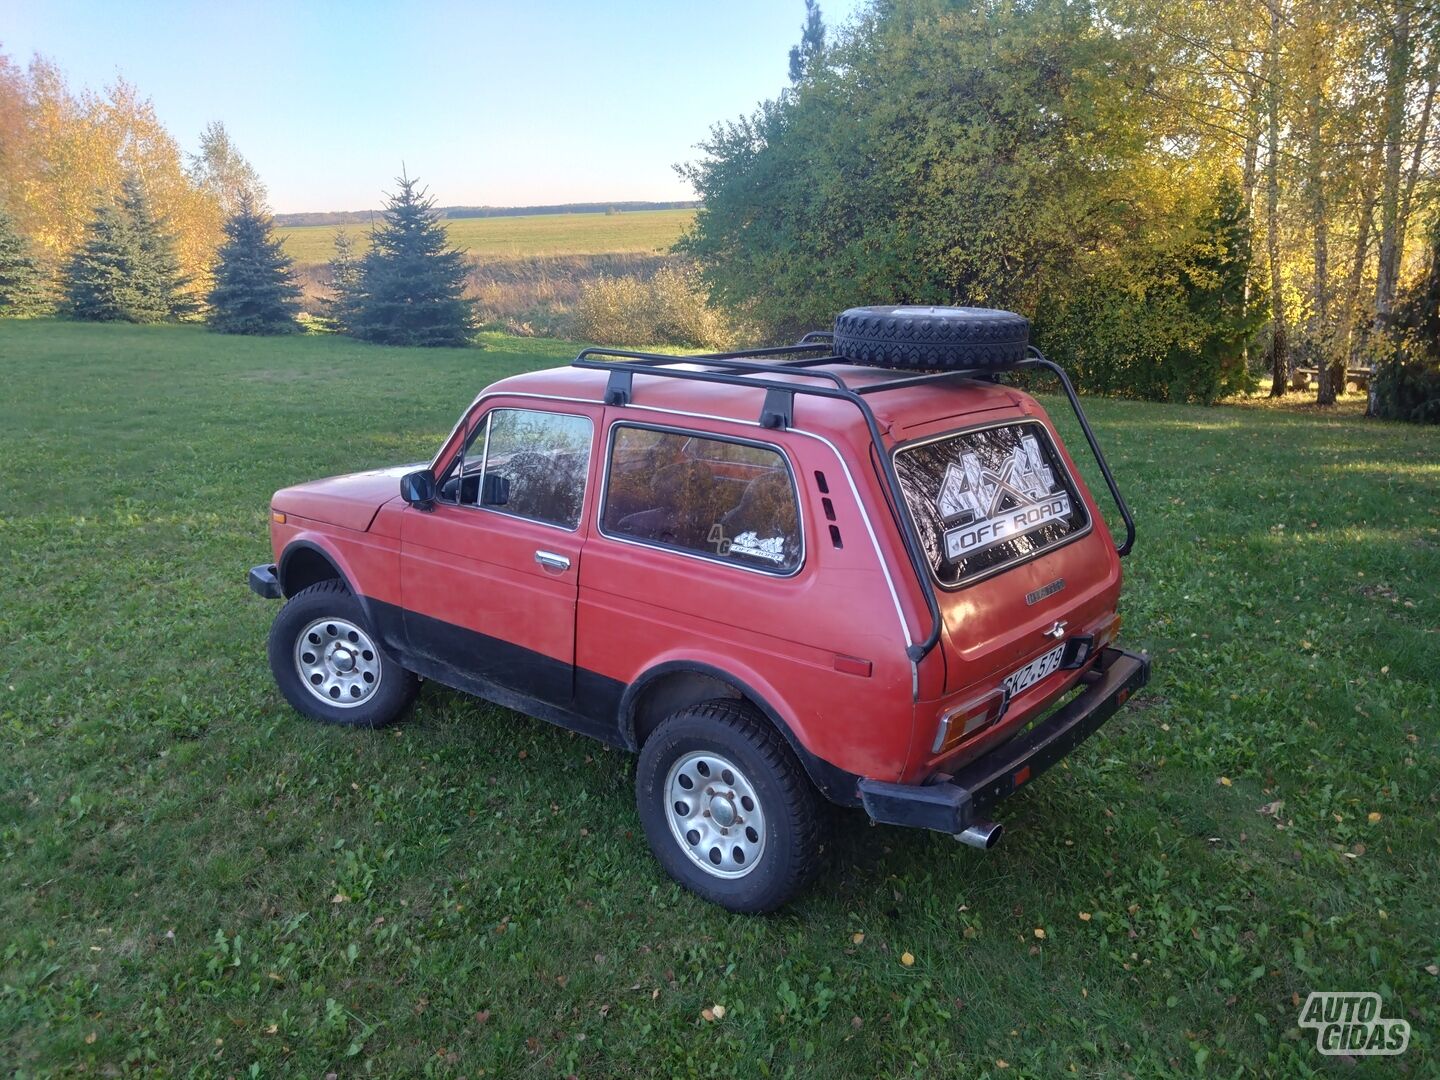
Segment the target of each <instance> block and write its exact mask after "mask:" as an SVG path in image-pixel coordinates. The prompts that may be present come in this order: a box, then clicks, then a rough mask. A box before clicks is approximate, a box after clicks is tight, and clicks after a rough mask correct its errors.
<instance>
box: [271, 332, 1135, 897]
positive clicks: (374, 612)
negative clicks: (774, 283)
mask: <svg viewBox="0 0 1440 1080" xmlns="http://www.w3.org/2000/svg"><path fill="white" fill-rule="evenodd" d="M1028 331H1029V327H1028V324H1027V323H1026V321H1025V320H1024V319H1022V318H1020V317H1019V316H1016V315H1012V314H1010V313H1008V312H998V311H991V310H986V309H975V308H915V307H900V308H858V309H853V310H851V311H847V312H846V313H845V314H844V315H842V316H841V317H840V318H839V319H838V320H837V322H836V328H835V332H834V333H833V334H812V335H809V336H807V337H806V338H805V339H803V340H802V341H801V343H800V344H798V345H794V346H788V347H782V348H773V349H760V350H753V351H749V352H737V353H728V354H724V355H704V356H689V357H677V356H667V355H654V354H647V353H636V352H621V351H618V350H611V349H586V350H585V351H584V352H582V353H581V354H580V356H579V357H578V358H577V359H576V360H575V361H574V362H573V363H572V364H571V365H570V366H568V367H562V368H556V369H553V370H548V371H539V372H533V373H529V374H524V375H518V376H515V377H513V378H508V379H504V380H501V381H500V382H498V383H495V384H494V385H493V386H490V387H488V388H487V389H486V390H484V391H483V392H482V393H481V394H480V396H479V397H477V398H476V399H475V401H474V402H473V403H472V404H471V405H470V407H469V408H468V409H466V410H465V413H464V415H463V416H462V417H461V418H460V422H459V423H458V424H457V425H456V426H455V430H454V431H453V432H452V433H451V434H450V437H449V438H447V439H446V440H445V442H444V444H443V445H442V446H441V447H440V449H439V450H438V451H437V453H436V454H435V457H434V459H433V460H432V461H431V462H430V463H429V464H428V465H418V466H417V465H412V466H407V467H405V468H398V469H388V470H380V471H375V472H366V473H357V474H355V475H352V476H342V477H336V478H333V479H329V480H320V481H316V482H314V483H308V484H301V485H299V486H296V487H291V488H286V489H285V490H283V491H279V492H277V493H276V494H275V496H274V499H273V500H272V502H271V539H272V543H273V547H274V552H275V559H276V561H275V563H273V564H270V565H266V566H258V567H255V568H254V569H252V570H251V571H250V585H251V587H252V588H253V589H254V590H255V591H256V592H258V593H259V594H261V595H262V596H266V597H272V598H279V597H285V598H287V599H286V603H285V605H284V607H282V608H281V610H280V612H279V614H278V615H277V616H276V619H275V624H274V627H273V629H272V631H271V634H270V642H269V655H270V666H271V669H272V671H273V672H274V676H275V680H276V682H277V683H278V684H279V687H280V690H281V691H282V692H283V693H284V695H285V697H286V698H287V699H288V700H289V701H290V703H291V704H292V705H293V706H294V707H295V708H296V709H298V710H299V711H300V712H302V713H305V714H306V715H308V716H311V717H314V718H315V719H318V720H323V721H327V722H330V723H336V724H348V725H351V726H356V727H375V726H378V725H381V724H385V723H388V722H390V721H392V720H394V719H395V718H396V717H398V716H399V715H400V714H401V713H402V712H403V711H404V710H405V708H406V707H407V706H408V705H409V704H410V702H411V701H412V699H413V698H414V696H415V693H416V691H417V689H418V687H419V683H420V681H421V679H432V680H434V681H435V682H439V683H443V684H444V685H446V686H449V687H454V688H455V689H458V690H463V691H466V692H469V693H472V694H476V695H479V696H480V697H483V698H486V699H488V700H490V701H493V702H496V703H498V704H500V705H503V706H506V707H508V708H511V709H515V710H517V711H519V712H522V713H527V714H529V715H531V716H536V717H539V718H541V719H543V720H549V721H551V722H552V723H556V724H560V725H562V726H564V727H567V728H572V729H574V730H576V731H580V732H583V733H585V734H587V735H593V736H594V737H596V738H598V739H603V740H604V741H606V742H608V743H612V744H614V745H616V746H621V747H625V748H627V749H630V750H633V751H638V753H639V761H638V766H637V769H636V800H637V806H638V810H639V816H640V820H641V822H642V824H643V825H644V828H645V833H646V837H647V838H648V840H649V842H650V846H651V848H652V849H653V851H654V853H655V855H656V857H657V858H658V859H659V860H660V862H661V864H662V865H663V866H664V867H665V869H666V870H667V871H668V872H669V873H670V874H671V875H672V876H673V877H674V878H676V880H678V881H679V882H681V883H682V884H684V885H686V886H687V887H689V888H690V889H693V890H694V891H695V892H697V893H699V894H700V895H701V896H704V897H706V898H707V899H710V900H713V901H715V902H716V903H719V904H721V905H723V906H725V907H727V908H729V909H731V910H734V911H764V910H769V909H773V908H775V907H777V906H779V905H780V904H782V903H784V902H785V901H786V900H787V899H788V898H790V897H791V896H792V895H794V893H795V892H796V890H797V889H798V888H800V887H801V886H802V885H803V884H804V882H805V881H806V879H807V878H808V876H809V875H810V874H811V872H812V871H813V869H814V868H815V867H816V865H817V863H818V855H819V852H820V847H821V822H822V813H821V811H822V806H821V803H820V800H821V799H822V798H824V799H828V800H830V801H831V802H834V803H838V804H840V805H843V806H856V807H863V808H864V809H865V811H866V812H867V813H868V814H869V815H870V817H871V818H872V819H874V820H875V821H878V822H884V823H887V824H896V825H908V826H917V827H922V828H928V829H937V830H940V831H942V832H946V833H950V834H952V835H954V836H956V837H957V838H959V839H960V840H963V841H965V842H966V843H968V844H971V845H973V846H976V847H982V848H988V847H991V846H992V845H993V844H994V843H995V842H996V840H997V839H998V838H999V836H1000V826H999V825H997V824H994V823H993V822H991V821H990V820H989V815H990V812H991V809H992V808H993V807H994V806H995V804H996V803H997V802H998V801H999V800H1000V799H1002V798H1004V797H1005V796H1006V795H1009V794H1010V793H1011V792H1012V791H1014V790H1015V789H1017V788H1019V787H1020V786H1022V785H1023V784H1025V783H1027V782H1029V781H1030V780H1031V779H1033V778H1034V777H1035V776H1037V775H1039V773H1040V772H1041V771H1042V770H1044V769H1045V768H1047V767H1049V766H1050V765H1052V764H1054V763H1055V762H1056V761H1057V760H1059V759H1060V758H1061V757H1062V756H1064V755H1065V754H1066V753H1068V752H1069V751H1070V750H1071V749H1073V748H1074V747H1075V745H1076V744H1077V743H1079V742H1080V741H1081V740H1083V739H1084V738H1085V737H1086V736H1087V735H1089V734H1090V733H1091V732H1092V731H1094V730H1095V729H1096V728H1097V727H1098V726H1099V725H1100V724H1102V723H1103V722H1104V721H1105V720H1106V719H1107V718H1108V717H1109V716H1110V715H1111V714H1113V713H1114V712H1115V710H1116V709H1117V708H1119V706H1120V705H1122V704H1123V703H1124V701H1125V699H1126V698H1127V697H1128V696H1129V695H1130V694H1131V693H1132V692H1133V691H1134V690H1136V689H1137V688H1138V687H1140V686H1143V685H1144V683H1145V681H1146V679H1147V677H1148V673H1149V661H1148V659H1147V658H1146V657H1144V656H1139V655H1134V654H1132V653H1128V652H1124V651H1122V650H1120V649H1119V648H1117V647H1115V645H1114V641H1115V637H1116V633H1117V631H1118V629H1119V627H1120V616H1119V614H1118V612H1117V604H1118V601H1119V597H1120V561H1119V556H1121V555H1124V554H1125V553H1126V552H1127V551H1128V550H1129V548H1130V545H1131V543H1132V542H1133V540H1134V524H1133V521H1132V520H1131V517H1130V514H1129V511H1128V510H1127V509H1126V507H1125V503H1124V500H1123V498H1121V496H1120V493H1119V491H1118V489H1117V488H1116V486H1115V482H1114V479H1113V477H1112V476H1111V474H1110V470H1109V468H1108V466H1107V465H1106V464H1105V460H1104V457H1103V455H1102V454H1101V453H1100V448H1099V446H1098V444H1097V443H1096V442H1095V438H1094V435H1093V433H1092V432H1091V430H1090V427H1089V424H1088V423H1087V422H1086V421H1085V417H1084V413H1083V411H1082V410H1081V408H1080V404H1079V401H1078V400H1077V398H1076V397H1075V393H1074V390H1073V389H1072V388H1071V385H1070V382H1069V380H1068V379H1067V378H1066V377H1065V374H1064V372H1063V371H1062V370H1061V369H1060V368H1059V367H1057V366H1056V365H1054V364H1051V363H1050V362H1049V361H1047V360H1045V359H1044V357H1042V356H1041V355H1040V354H1039V353H1038V352H1037V351H1036V350H1034V349H1033V348H1030V347H1029V346H1028ZM1027 369H1045V370H1048V371H1049V372H1050V373H1052V374H1054V375H1055V376H1057V377H1058V379H1059V382H1060V386H1061V388H1062V389H1063V390H1064V391H1065V393H1066V394H1067V396H1068V398H1069V401H1070V403H1071V405H1072V406H1073V407H1074V410H1075V413H1076V416H1077V417H1078V418H1079V421H1080V428H1081V431H1082V432H1083V434H1084V436H1085V438H1086V440H1087V442H1088V444H1089V446H1090V449H1091V451H1092V452H1093V454H1094V457H1095V459H1096V463H1097V465H1098V467H1099V470H1100V473H1101V475H1102V476H1103V478H1104V479H1105V482H1106V484H1107V486H1108V487H1109V489H1110V492H1111V494H1112V496H1113V497H1114V499H1115V503H1116V506H1117V508H1118V512H1119V515H1120V517H1121V519H1122V520H1123V521H1124V523H1125V529H1126V537H1125V540H1124V542H1123V543H1122V544H1120V545H1119V546H1118V547H1117V545H1116V544H1115V542H1114V541H1113V540H1112V537H1111V533H1110V531H1109V529H1108V528H1107V527H1106V524H1105V522H1104V521H1103V520H1102V519H1101V516H1100V513H1099V511H1098V509H1097V508H1096V505H1095V501H1094V499H1093V498H1092V497H1091V494H1090V492H1089V491H1088V490H1087V488H1086V486H1085V485H1084V483H1083V482H1082V481H1081V479H1080V477H1079V475H1078V473H1077V470H1076V468H1075V465H1074V462H1073V461H1072V460H1071V458H1070V455H1069V454H1068V453H1067V452H1066V450H1065V447H1064V446H1063V445H1062V444H1061V442H1060V438H1059V435H1058V434H1057V433H1056V430H1055V428H1054V426H1053V425H1052V424H1051V422H1050V420H1049V418H1048V417H1047V416H1046V414H1045V411H1044V410H1043V409H1042V408H1041V407H1040V406H1039V404H1037V403H1036V401H1035V399H1034V398H1032V397H1030V396H1029V395H1028V394H1026V393H1023V392H1022V391H1020V390H1019V389H1016V388H1014V387H1013V386H1009V385H1006V384H1005V383H1004V382H1002V381H1001V377H1002V373H1004V372H1007V371H1015V370H1027Z"/></svg>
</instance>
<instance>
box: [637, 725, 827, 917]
mask: <svg viewBox="0 0 1440 1080" xmlns="http://www.w3.org/2000/svg"><path fill="white" fill-rule="evenodd" d="M635 797H636V806H637V808H638V810H639V813H640V822H641V824H642V825H643V826H644V828H645V836H646V839H647V840H649V842H650V848H651V850H652V851H653V852H654V853H655V857H656V858H657V859H659V860H660V865H661V866H663V867H664V868H665V870H666V872H667V873H669V874H670V876H671V877H673V878H674V879H675V880H676V881H678V882H680V884H682V885H684V886H685V887H686V888H688V889H690V890H691V891H692V892H694V893H696V894H698V895H700V896H702V897H704V898H705V899H706V900H710V901H712V902H714V903H716V904H719V905H720V906H721V907H724V908H727V909H729V910H730V911H740V912H761V911H773V910H774V909H775V908H778V907H780V906H781V905H782V904H784V903H785V902H786V901H788V900H790V899H791V898H792V897H793V896H794V895H795V894H796V893H798V892H799V891H800V889H801V888H803V887H804V885H805V884H806V883H807V882H808V881H809V880H810V878H811V876H812V875H813V874H814V872H815V869H816V867H817V865H818V863H819V854H820V848H821V828H820V806H819V799H818V796H817V795H816V792H815V788H814V787H813V786H812V785H811V783H810V780H809V778H808V777H807V776H806V775H805V770H804V769H803V768H801V766H800V763H799V762H798V761H797V760H796V759H795V754H794V753H793V751H791V749H790V747H789V745H788V744H787V743H786V742H785V740H784V739H783V738H781V736H780V734H779V733H778V732H776V731H775V729H774V728H773V727H771V726H770V725H769V724H767V723H766V722H765V720H764V718H763V717H761V716H759V715H758V714H757V713H756V712H755V711H754V710H753V709H752V708H751V707H750V706H748V705H746V704H745V703H743V702H740V701H734V700H731V699H718V700H715V701H707V702H704V703H702V704H699V705H693V706H691V707H689V708H686V709H682V710H680V711H679V712H677V713H675V714H674V715H673V716H670V717H669V718H668V719H666V720H665V721H664V722H663V723H662V724H661V725H660V726H659V727H658V728H656V729H655V731H654V733H653V734H652V735H651V736H650V738H649V739H647V740H646V742H645V745H644V747H643V748H642V749H641V751H640V761H639V763H638V765H637V767H636V771H635Z"/></svg>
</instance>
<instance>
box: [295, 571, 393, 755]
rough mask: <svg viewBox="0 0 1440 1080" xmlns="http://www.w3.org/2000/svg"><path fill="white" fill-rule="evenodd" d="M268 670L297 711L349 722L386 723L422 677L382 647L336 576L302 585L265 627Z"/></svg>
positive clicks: (371, 725)
mask: <svg viewBox="0 0 1440 1080" xmlns="http://www.w3.org/2000/svg"><path fill="white" fill-rule="evenodd" d="M269 655H270V671H271V673H272V674H273V675H274V676H275V684H276V685H277V686H278V687H279V688H280V692H281V693H282V694H284V695H285V700H287V701H288V702H290V704H291V705H293V706H294V707H295V708H296V709H297V710H299V711H300V712H302V713H304V714H305V715H306V716H309V717H311V718H313V719H315V720H320V721H323V722H324V723H327V724H342V725H345V726H347V727H367V728H374V727H383V726H384V725H385V724H388V723H390V722H391V721H392V720H394V719H396V718H397V717H398V716H400V714H401V713H403V712H404V711H405V709H406V708H408V707H409V705H410V703H411V702H412V701H413V700H414V699H415V693H416V691H417V690H418V689H419V680H418V679H417V678H416V677H415V676H414V675H413V674H411V673H410V672H408V671H406V670H405V669H404V668H402V667H401V666H400V665H399V663H397V662H396V660H395V659H394V658H393V657H392V656H390V655H389V654H388V653H386V652H385V651H384V650H383V649H381V648H380V645H379V643H378V642H377V641H376V639H375V637H374V635H373V634H372V633H371V631H370V628H369V627H368V625H367V624H366V621H365V613H364V610H363V609H362V608H361V607H360V601H358V600H357V599H355V597H354V595H353V594H352V593H351V592H350V590H349V589H347V588H345V586H344V584H343V583H342V582H339V581H321V582H317V583H316V584H314V585H311V586H310V587H309V588H308V589H302V590H301V591H300V592H298V593H296V594H295V595H294V596H292V597H291V598H290V599H289V600H287V601H286V602H285V606H284V607H282V608H281V609H280V613H279V614H278V615H276V616H275V623H274V625H273V626H272V627H271V628H270V643H269Z"/></svg>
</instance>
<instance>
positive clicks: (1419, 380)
mask: <svg viewBox="0 0 1440 1080" xmlns="http://www.w3.org/2000/svg"><path fill="white" fill-rule="evenodd" d="M1375 415H1376V416H1380V417H1384V418H1385V419H1387V420H1409V421H1410V422H1412V423H1417V424H1440V359H1436V358H1435V357H1434V356H1426V355H1424V353H1423V351H1422V350H1421V349H1418V348H1412V349H1410V350H1408V351H1402V352H1398V353H1397V354H1396V355H1395V356H1394V357H1392V358H1390V359H1388V360H1386V361H1384V362H1382V363H1381V364H1380V365H1379V369H1378V370H1377V371H1376V374H1375Z"/></svg>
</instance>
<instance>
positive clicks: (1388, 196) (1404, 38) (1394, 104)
mask: <svg viewBox="0 0 1440 1080" xmlns="http://www.w3.org/2000/svg"><path fill="white" fill-rule="evenodd" d="M1410 6H1411V5H1410V3H1409V2H1408V0H1399V3H1398V5H1397V7H1398V10H1397V11H1396V14H1395V25H1394V28H1393V29H1392V31H1391V34H1390V55H1389V57H1388V58H1387V60H1388V62H1387V64H1386V73H1385V175H1384V181H1383V188H1382V193H1381V196H1380V262H1379V265H1378V266H1377V267H1376V271H1375V329H1376V330H1377V331H1383V330H1384V329H1385V327H1386V325H1387V324H1388V323H1389V321H1390V313H1391V311H1392V310H1393V308H1394V306H1395V285H1396V281H1397V279H1398V278H1399V275H1400V144H1401V141H1402V140H1403V139H1404V137H1405V84H1406V81H1407V79H1408V78H1409V73H1410Z"/></svg>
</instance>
